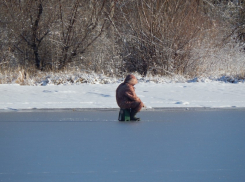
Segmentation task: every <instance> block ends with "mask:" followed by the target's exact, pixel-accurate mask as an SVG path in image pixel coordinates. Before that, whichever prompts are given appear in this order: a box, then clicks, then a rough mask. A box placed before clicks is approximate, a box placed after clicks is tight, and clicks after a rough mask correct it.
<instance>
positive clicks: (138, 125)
mask: <svg viewBox="0 0 245 182" xmlns="http://www.w3.org/2000/svg"><path fill="white" fill-rule="evenodd" d="M117 116H118V111H116V110H105V111H101V110H100V111H99V110H97V111H72V110H63V111H52V112H48V111H32V112H0V181H1V182H33V181H35V182H82V181H84V182H100V181H101V182H150V181H152V182H158V181H159V182H162V181H164V182H218V181H219V182H231V181H234V182H244V181H245V110H243V109H240V110H208V111H205V110H196V111H193V110H189V111H185V110H177V111H171V110H157V111H143V112H141V113H140V116H141V118H142V120H143V121H141V122H127V123H123V122H118V121H117Z"/></svg>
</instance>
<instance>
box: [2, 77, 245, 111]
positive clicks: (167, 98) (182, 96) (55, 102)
mask: <svg viewBox="0 0 245 182" xmlns="http://www.w3.org/2000/svg"><path fill="white" fill-rule="evenodd" d="M117 86H118V84H80V85H59V86H57V85H47V86H20V85H8V84H2V85H0V93H1V98H0V110H21V109H22V110H23V109H85V108H88V109H89V108H94V109H95V108H97V109H99V108H107V109H110V108H111V109H112V108H118V106H117V104H116V100H115V90H116V88H117ZM135 87H136V93H137V95H138V96H139V97H140V98H141V100H142V101H143V102H144V103H145V105H146V106H147V107H148V108H149V109H151V108H245V84H244V83H236V84H232V83H225V82H208V83H205V82H193V83H165V84H157V83H139V84H137V85H136V86H135Z"/></svg>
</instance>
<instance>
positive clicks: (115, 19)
mask: <svg viewBox="0 0 245 182" xmlns="http://www.w3.org/2000/svg"><path fill="white" fill-rule="evenodd" d="M244 8H245V5H244V1H243V0H233V1H230V0H120V1H119V0H6V1H1V2H0V50H1V51H0V69H1V71H4V70H14V69H16V68H22V69H25V70H30V69H32V70H33V69H34V70H40V71H59V70H64V69H69V68H77V69H79V70H90V71H95V72H98V73H100V72H101V73H105V74H109V75H110V74H116V75H120V74H122V73H125V72H134V71H137V72H139V73H140V74H142V75H146V74H147V73H149V72H150V73H151V74H161V75H165V74H183V75H185V74H187V75H190V74H194V73H195V72H197V71H198V70H200V64H203V62H202V61H203V59H202V57H198V58H196V57H195V56H193V54H194V53H193V52H194V51H193V50H194V49H197V48H200V49H199V50H202V48H201V47H202V45H203V44H205V45H206V46H208V47H209V48H210V49H212V47H222V46H223V45H225V44H226V43H227V42H229V40H230V39H236V40H235V41H236V42H239V41H240V42H243V41H244V40H245V36H244V35H245V29H244V25H245V19H244V16H245V14H244V13H245V11H244Z"/></svg>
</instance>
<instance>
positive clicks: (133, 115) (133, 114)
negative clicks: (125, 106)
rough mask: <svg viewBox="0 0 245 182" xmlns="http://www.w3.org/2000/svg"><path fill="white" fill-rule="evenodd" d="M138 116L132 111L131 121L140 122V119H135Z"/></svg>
mask: <svg viewBox="0 0 245 182" xmlns="http://www.w3.org/2000/svg"><path fill="white" fill-rule="evenodd" d="M136 114H137V112H135V111H131V113H130V120H131V121H140V118H136V117H135V116H136Z"/></svg>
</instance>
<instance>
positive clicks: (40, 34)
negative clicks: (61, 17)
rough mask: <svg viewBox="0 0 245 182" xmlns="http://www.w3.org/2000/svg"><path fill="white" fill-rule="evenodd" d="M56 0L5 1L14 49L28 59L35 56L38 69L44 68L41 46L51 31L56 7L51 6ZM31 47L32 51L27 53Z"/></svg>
mask: <svg viewBox="0 0 245 182" xmlns="http://www.w3.org/2000/svg"><path fill="white" fill-rule="evenodd" d="M54 2H55V1H49V0H25V1H4V2H3V6H4V8H5V12H6V16H7V18H8V21H9V22H11V24H10V25H9V27H8V28H9V31H10V32H11V35H12V36H13V37H14V39H15V41H13V45H12V50H15V51H17V52H18V53H19V55H22V57H25V58H24V59H26V57H27V56H29V58H27V59H28V60H31V59H32V55H33V56H34V60H35V61H34V65H35V67H36V68H37V69H39V70H42V69H43V66H44V65H43V62H42V60H41V58H40V47H41V44H42V42H43V40H44V39H45V37H46V36H47V35H48V34H49V32H50V25H51V23H52V21H53V20H54V15H53V12H54V9H52V8H53V7H52V6H51V5H52V3H54ZM26 49H29V50H30V51H31V52H30V53H27V52H28V51H27V50H26ZM29 54H30V55H29Z"/></svg>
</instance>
